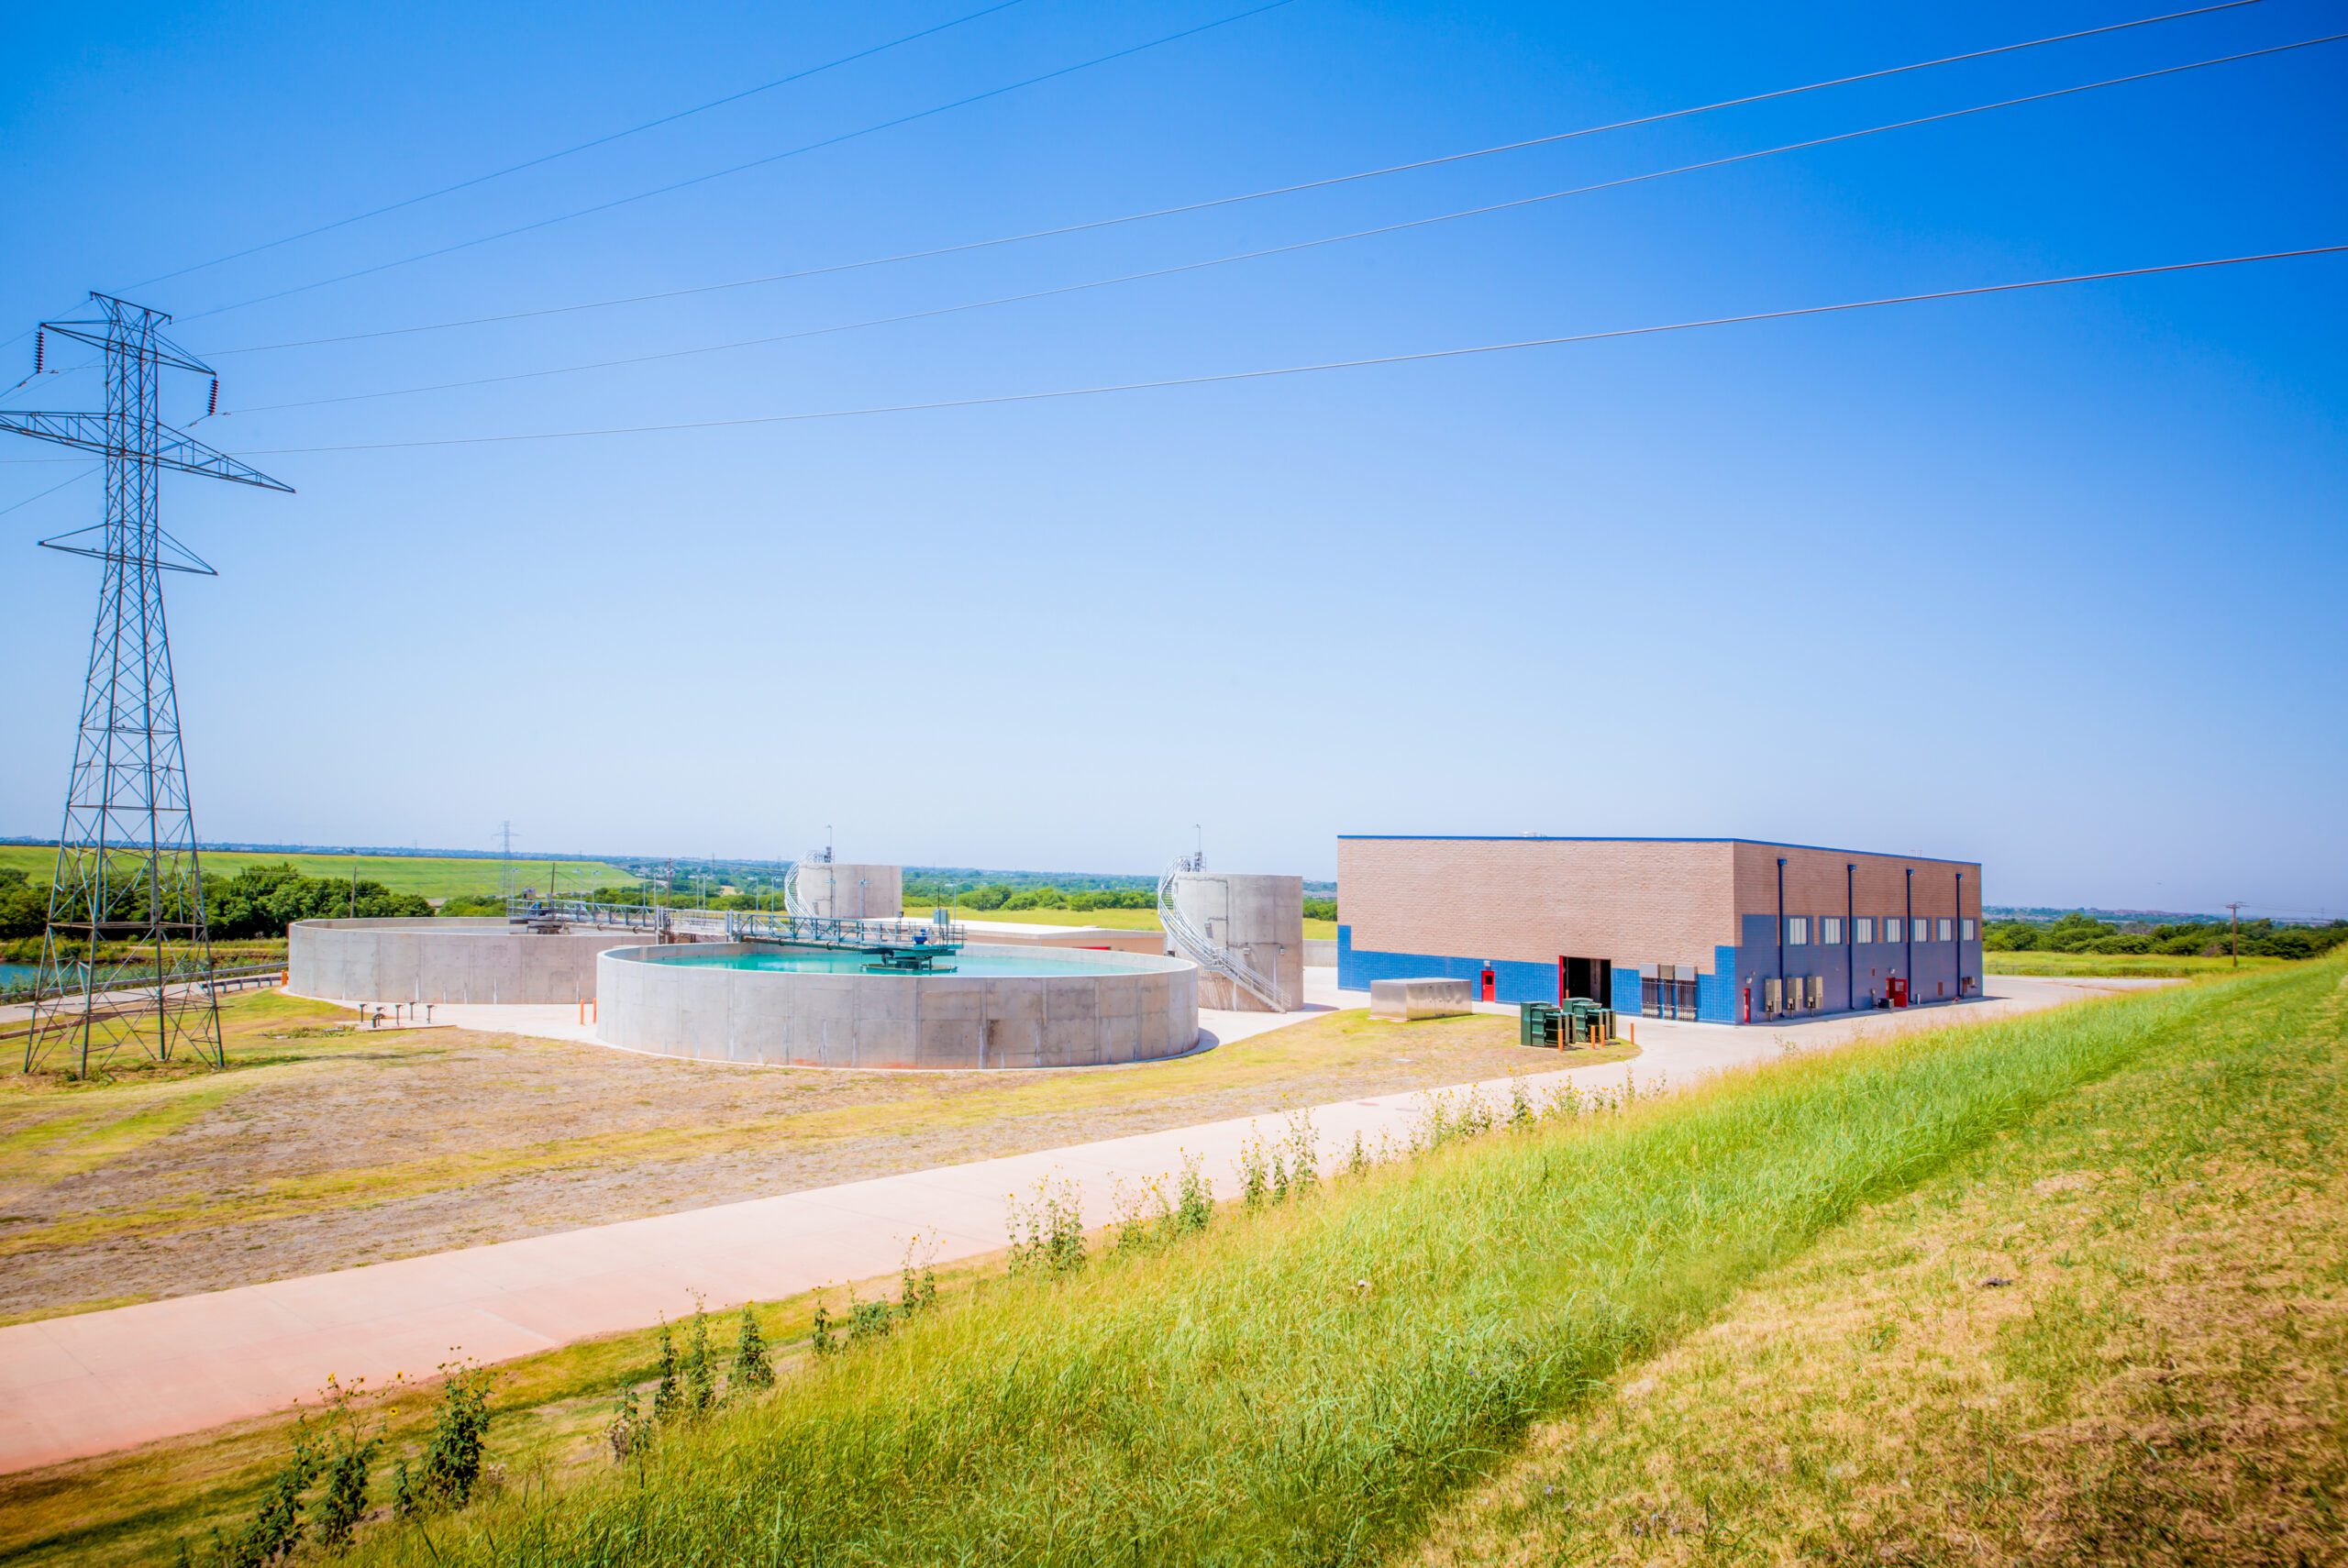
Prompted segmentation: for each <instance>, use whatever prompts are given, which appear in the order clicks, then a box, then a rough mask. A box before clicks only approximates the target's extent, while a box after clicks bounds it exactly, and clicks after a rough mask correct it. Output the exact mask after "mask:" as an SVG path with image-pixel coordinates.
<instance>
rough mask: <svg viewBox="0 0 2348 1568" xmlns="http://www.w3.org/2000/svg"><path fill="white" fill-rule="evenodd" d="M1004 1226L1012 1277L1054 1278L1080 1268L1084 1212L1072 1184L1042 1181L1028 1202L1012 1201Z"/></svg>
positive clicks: (1081, 1263) (1048, 1180)
mask: <svg viewBox="0 0 2348 1568" xmlns="http://www.w3.org/2000/svg"><path fill="white" fill-rule="evenodd" d="M1004 1222H1005V1224H1006V1225H1007V1227H1008V1228H1009V1230H1010V1232H1011V1255H1010V1258H1009V1260H1008V1262H1009V1267H1010V1270H1011V1272H1012V1273H1013V1274H1030V1273H1040V1274H1047V1275H1053V1276H1054V1277H1058V1276H1059V1275H1070V1274H1074V1273H1075V1272H1076V1271H1077V1270H1079V1269H1080V1268H1082V1267H1083V1266H1084V1211H1083V1207H1082V1205H1081V1204H1080V1202H1079V1201H1078V1199H1077V1193H1076V1184H1075V1183H1073V1182H1069V1181H1055V1180H1054V1179H1053V1178H1051V1177H1049V1176H1046V1177H1044V1178H1043V1179H1042V1180H1040V1181H1038V1182H1037V1183H1036V1196H1035V1198H1034V1199H1033V1200H1032V1201H1030V1202H1023V1201H1022V1200H1021V1199H1020V1198H1017V1197H1016V1196H1013V1198H1012V1199H1011V1205H1010V1211H1009V1213H1008V1215H1007V1216H1006V1217H1005V1221H1004Z"/></svg>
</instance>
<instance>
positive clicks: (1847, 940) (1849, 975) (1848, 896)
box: [1843, 860, 1859, 1012]
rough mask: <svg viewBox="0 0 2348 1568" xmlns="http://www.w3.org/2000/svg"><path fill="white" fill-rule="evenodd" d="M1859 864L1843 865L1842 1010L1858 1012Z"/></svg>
mask: <svg viewBox="0 0 2348 1568" xmlns="http://www.w3.org/2000/svg"><path fill="white" fill-rule="evenodd" d="M1858 932H1859V863H1858V862H1857V861H1855V860H1849V861H1845V862H1844V864H1843V1010H1844V1012H1856V1011H1857V1010H1859V949H1858Z"/></svg>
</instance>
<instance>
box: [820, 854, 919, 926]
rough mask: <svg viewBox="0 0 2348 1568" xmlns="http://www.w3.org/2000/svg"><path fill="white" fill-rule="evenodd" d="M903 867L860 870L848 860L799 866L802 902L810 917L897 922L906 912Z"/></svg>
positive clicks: (870, 867) (876, 867)
mask: <svg viewBox="0 0 2348 1568" xmlns="http://www.w3.org/2000/svg"><path fill="white" fill-rule="evenodd" d="M904 898H905V870H904V867H902V866H859V865H852V864H850V863H849V862H847V861H845V860H838V861H834V862H833V863H831V864H830V865H828V866H826V865H822V864H819V863H818V862H815V861H813V860H805V861H802V862H800V866H799V900H800V902H801V903H802V904H803V905H805V906H806V909H807V912H808V913H809V914H815V915H825V916H827V917H829V918H832V919H835V920H894V919H896V918H897V915H898V913H899V912H900V911H901V910H902V909H903V905H904Z"/></svg>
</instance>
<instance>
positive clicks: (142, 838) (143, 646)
mask: <svg viewBox="0 0 2348 1568" xmlns="http://www.w3.org/2000/svg"><path fill="white" fill-rule="evenodd" d="M90 298H91V300H92V302H93V303H94V304H95V305H96V306H97V310H98V317H99V318H98V319H96V320H90V321H82V320H75V321H54V322H43V323H42V324H41V334H42V337H41V348H36V350H35V355H36V360H35V363H36V367H37V368H38V366H39V357H40V354H41V352H42V348H45V347H46V342H47V335H48V334H50V333H55V334H57V335H58V336H59V337H69V338H72V339H74V340H76V341H79V342H83V343H87V344H90V345H92V346H93V347H94V348H100V349H103V350H104V351H105V381H106V406H105V413H104V414H32V413H15V412H6V413H0V430H13V431H16V432H17V433H18V434H19V435H25V436H34V437H37V438H38V439H40V440H44V441H54V442H57V443H58V444H59V445H61V446H65V447H77V448H79V449H81V450H83V451H89V452H95V453H98V454H100V455H101V456H103V457H104V458H105V480H106V503H105V504H106V509H105V521H104V522H103V523H99V524H96V525H93V526H91V527H88V528H83V529H79V530H76V531H75V532H73V533H71V534H66V535H63V536H59V537H57V538H54V539H43V540H42V541H40V542H41V543H42V544H43V545H45V546H47V547H50V548H51V549H59V550H64V551H67V552H68V553H70V554H73V555H81V556H88V557H90V558H92V559H94V560H96V561H98V562H99V563H100V565H101V568H102V569H103V576H102V577H101V579H100V586H99V589H98V618H97V624H96V628H95V630H94V631H93V632H92V634H91V637H90V672H89V679H88V681H87V683H86V684H85V685H84V687H83V696H82V723H81V727H80V730H79V732H78V733H77V734H76V736H75V739H74V745H73V772H72V778H71V779H70V781H69V782H68V783H67V785H66V790H65V823H64V826H63V828H62V829H61V831H60V832H59V834H58V839H57V871H56V875H55V878H53V880H52V881H51V883H50V894H49V923H48V927H47V929H46V931H45V932H44V933H43V935H42V939H41V958H40V972H39V977H38V979H37V981H36V986H37V990H36V1000H35V1001H34V1003H33V1019H32V1030H31V1032H30V1033H29V1034H28V1036H27V1037H26V1043H25V1059H24V1066H25V1070H26V1071H27V1072H30V1071H32V1070H33V1069H35V1068H36V1067H39V1066H41V1065H42V1063H43V1062H45V1061H46V1060H47V1059H48V1058H49V1057H50V1055H52V1054H53V1053H56V1052H58V1051H61V1050H63V1051H66V1052H70V1053H71V1054H72V1059H73V1065H74V1068H75V1070H76V1071H78V1072H81V1073H83V1074H87V1073H88V1072H89V1071H90V1069H91V1067H92V1066H93V1065H99V1066H103V1065H104V1063H105V1060H106V1059H107V1058H108V1057H110V1056H111V1055H113V1054H114V1053H115V1052H116V1051H117V1050H120V1049H122V1048H123V1047H125V1046H128V1045H136V1046H138V1047H139V1048H141V1049H143V1050H144V1051H145V1052H146V1053H147V1054H148V1055H150V1056H152V1057H153V1058H154V1059H155V1060H157V1061H159V1062H168V1061H170V1060H171V1059H172V1055H173V1053H174V1052H176V1051H178V1050H180V1049H181V1048H183V1047H184V1048H186V1049H189V1050H192V1051H194V1053H195V1054H196V1055H199V1056H201V1057H203V1058H204V1059H205V1060H206V1061H208V1062H210V1063H212V1064H213V1065H214V1066H221V1065H223V1060H224V1059H223V1055H222V1051H221V1043H220V1011H219V1004H218V1002H217V1000H216V999H215V997H214V995H213V992H212V988H211V985H210V981H211V978H212V944H211V940H210V937H209V936H208V935H207V933H206V932H205V917H204V877H203V871H202V868H201V867H200V866H199V865H198V862H197V857H196V840H195V820H194V813H193V812H192V811H191V809H190V804H189V800H188V789H187V764H186V760H185V758H184V756H183V754H182V751H181V746H180V707H179V696H178V693H177V691H176V690H174V688H173V686H172V646H171V635H170V631H169V628H168V626H167V624H166V623H165V621H164V617H163V573H164V572H166V571H184V572H198V573H202V574H203V575H205V576H211V575H213V572H212V569H211V568H210V567H209V566H207V565H205V563H204V561H203V560H202V559H201V558H198V557H196V556H195V555H194V553H193V552H192V551H190V550H188V549H187V548H186V547H184V546H183V545H181V544H180V543H179V541H177V540H176V539H173V538H172V536H170V535H168V534H166V533H165V532H163V528H162V524H161V518H160V510H159V506H158V501H159V494H158V491H159V490H160V488H161V485H160V481H161V477H162V471H163V470H164V469H177V470H179V471H180V472H182V473H191V474H205V475H209V476H210V477H212V478H214V479H225V480H235V481H236V482H238V483H239V484H249V485H258V486H260V487H261V488H262V489H264V490H278V491H290V490H291V489H292V487H291V486H289V485H283V484H280V483H279V482H278V481H277V480H273V479H271V478H270V477H269V476H268V475H266V474H263V473H260V472H259V471H257V470H255V469H250V468H248V467H246V466H245V465H244V464H242V463H240V462H238V461H237V460H236V459H235V458H231V457H228V456H227V454H225V453H221V452H216V451H214V450H213V449H212V448H211V447H206V446H205V445H204V444H203V443H202V442H200V441H197V440H195V439H194V438H193V437H192V436H187V435H185V434H183V432H181V431H178V430H174V429H172V427H171V426H169V425H165V424H163V422H162V419H161V414H160V413H159V406H160V399H159V395H158V392H159V387H158V383H159V381H160V380H161V371H162V370H164V369H166V368H170V369H172V370H190V371H194V373H196V374H198V375H205V376H210V375H212V374H213V372H212V369H211V367H210V366H208V365H206V364H205V363H204V362H203V361H201V360H199V359H196V358H195V357H194V356H193V355H191V354H189V353H188V352H187V351H186V350H184V349H183V348H178V347H177V346H176V345H174V344H172V342H171V341H170V340H168V339H167V338H165V337H163V336H162V333H161V328H162V326H164V325H165V324H167V323H168V322H169V321H170V320H171V317H170V316H168V315H163V314H162V313H161V312H160V311H152V310H149V309H147V308H146V307H144V306H143V305H135V304H130V303H128V302H127V301H125V300H117V299H112V298H109V297H108V296H106V295H105V294H92V295H91V296H90ZM211 396H212V399H213V403H214V405H215V406H216V404H217V401H218V397H219V379H218V378H217V377H216V376H215V377H214V378H213V383H212V392H211Z"/></svg>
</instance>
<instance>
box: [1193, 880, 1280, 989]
mask: <svg viewBox="0 0 2348 1568" xmlns="http://www.w3.org/2000/svg"><path fill="white" fill-rule="evenodd" d="M1173 895H1174V906H1175V908H1177V909H1179V910H1180V911H1182V913H1183V914H1185V915H1187V916H1188V917H1189V918H1190V922H1191V924H1192V925H1193V926H1195V927H1197V928H1198V929H1199V930H1200V931H1201V932H1202V933H1205V934H1206V936H1207V938H1208V939H1209V940H1210V941H1212V942H1213V943H1215V944H1217V945H1218V946H1221V947H1224V948H1225V949H1227V950H1229V951H1232V952H1235V953H1237V954H1239V955H1241V956H1242V957H1244V958H1245V959H1246V961H1247V963H1248V964H1249V965H1250V966H1252V967H1253V968H1254V969H1255V971H1256V972H1257V974H1259V975H1262V976H1264V977H1266V978H1267V979H1269V980H1271V981H1272V982H1274V984H1275V986H1276V987H1277V988H1278V989H1279V1000H1280V1004H1281V1005H1280V1006H1279V1009H1278V1010H1279V1011H1281V1012H1293V1011H1295V1010H1297V1009H1298V1008H1300V1007H1302V1006H1303V1005H1304V878H1301V877H1269V876H1262V875H1257V874H1253V873H1245V872H1228V871H1185V872H1183V873H1181V874H1180V876H1178V877H1176V878H1174V888H1173ZM1199 1002H1200V1005H1201V1006H1202V1007H1217V1008H1233V1009H1236V1010H1241V1011H1245V1012H1262V1011H1264V1010H1266V1009H1265V1007H1264V1004H1263V1003H1262V1002H1260V1001H1258V1000H1257V999H1256V998H1255V997H1254V996H1253V995H1251V994H1250V993H1248V992H1246V991H1244V990H1242V989H1240V988H1238V987H1237V986H1235V985H1234V984H1232V983H1231V982H1230V981H1228V980H1225V979H1224V978H1223V977H1220V976H1217V975H1212V974H1205V973H1202V974H1201V975H1200V977H1199Z"/></svg>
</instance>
